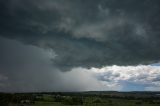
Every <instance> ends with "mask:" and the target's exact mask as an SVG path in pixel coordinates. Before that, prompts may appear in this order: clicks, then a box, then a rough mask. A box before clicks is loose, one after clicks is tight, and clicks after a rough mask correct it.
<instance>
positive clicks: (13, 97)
mask: <svg viewBox="0 0 160 106" xmlns="http://www.w3.org/2000/svg"><path fill="white" fill-rule="evenodd" d="M154 95H155V93H153V94H152V93H117V92H111V93H110V92H109V93H103V92H101V93H99V92H98V93H97V92H96V93H93V94H92V93H91V94H88V93H58V94H53V93H48V94H43V93H38V94H34V93H33V94H28V93H26V94H1V95H0V97H1V98H0V106H160V97H159V96H158V97H157V96H154ZM37 96H38V99H37ZM8 98H10V99H8ZM22 100H29V101H30V102H29V103H21V101H22Z"/></svg>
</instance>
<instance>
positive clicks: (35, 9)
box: [0, 0, 160, 92]
mask: <svg viewBox="0 0 160 106" xmlns="http://www.w3.org/2000/svg"><path fill="white" fill-rule="evenodd" d="M159 19H160V1H159V0H0V92H41V91H45V92H50V91H111V90H114V91H160V49H159V47H160V20H159Z"/></svg>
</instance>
